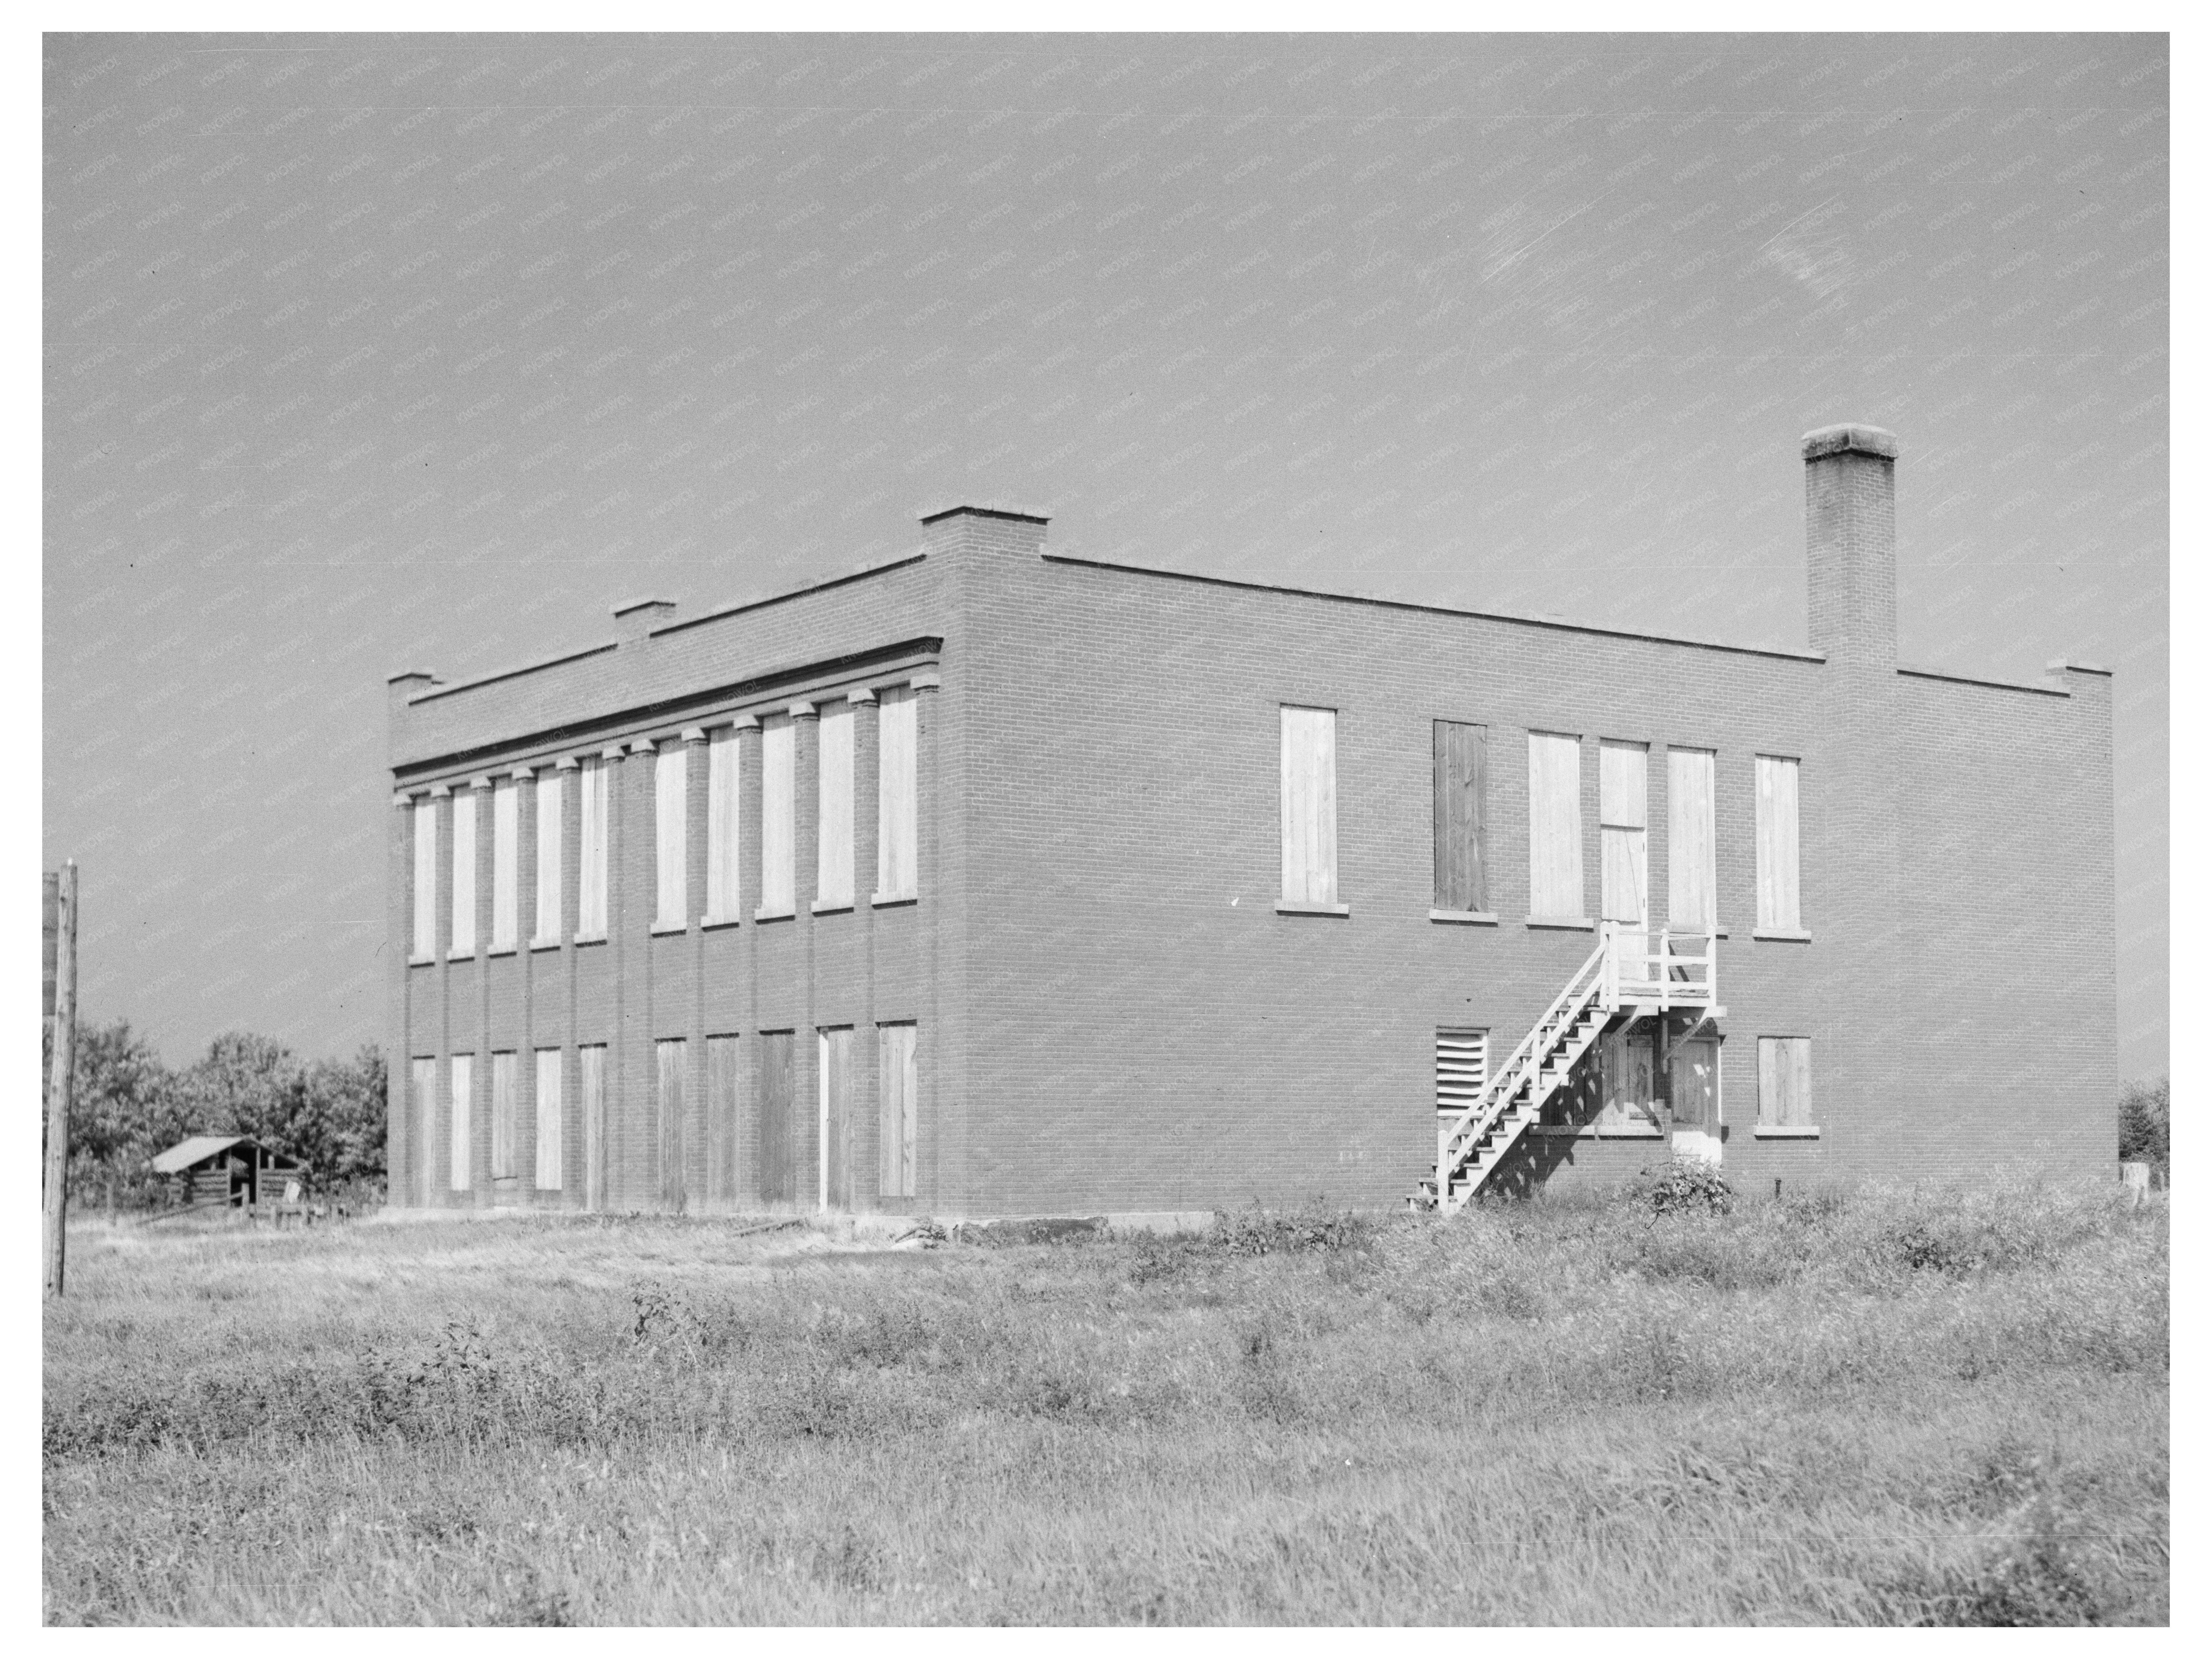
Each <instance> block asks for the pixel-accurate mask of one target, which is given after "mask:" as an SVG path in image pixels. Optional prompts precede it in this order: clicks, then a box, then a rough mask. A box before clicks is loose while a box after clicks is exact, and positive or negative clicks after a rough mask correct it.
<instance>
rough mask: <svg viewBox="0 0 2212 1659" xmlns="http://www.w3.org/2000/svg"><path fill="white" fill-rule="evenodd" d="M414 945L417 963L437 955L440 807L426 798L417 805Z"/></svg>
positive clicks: (415, 816)
mask: <svg viewBox="0 0 2212 1659" xmlns="http://www.w3.org/2000/svg"><path fill="white" fill-rule="evenodd" d="M411 816H412V817H413V818H414V820H415V944H414V952H413V954H414V957H415V959H416V961H417V962H427V961H428V960H429V959H430V958H431V957H435V955H437V953H438V803H437V801H436V800H435V799H434V798H433V797H431V796H428V795H425V796H424V797H423V798H422V799H421V800H418V801H416V803H415V810H414V812H413V813H412V814H411Z"/></svg>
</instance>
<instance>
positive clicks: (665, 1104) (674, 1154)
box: [653, 1037, 690, 1211]
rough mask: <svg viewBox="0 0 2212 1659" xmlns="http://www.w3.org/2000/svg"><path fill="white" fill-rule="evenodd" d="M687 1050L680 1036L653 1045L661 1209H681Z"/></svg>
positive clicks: (688, 1089) (686, 1094)
mask: <svg viewBox="0 0 2212 1659" xmlns="http://www.w3.org/2000/svg"><path fill="white" fill-rule="evenodd" d="M689 1056H690V1050H689V1049H688V1048H686V1046H685V1044H684V1039H683V1038H682V1037H671V1038H669V1039H667V1040H665V1041H664V1042H656V1043H654V1044H653V1108H654V1115H655V1117H656V1118H657V1120H658V1121H659V1137H658V1139H659V1160H658V1161H659V1165H660V1205H661V1207H662V1208H663V1209H665V1210H669V1211H680V1210H681V1209H683V1207H684V1107H685V1105H686V1103H688V1102H689V1100H690V1088H689V1087H688V1086H687V1085H688V1084H689V1081H690V1067H689V1066H688V1065H687V1063H686V1062H687V1060H688V1059H689Z"/></svg>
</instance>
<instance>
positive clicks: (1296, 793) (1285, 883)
mask: <svg viewBox="0 0 2212 1659" xmlns="http://www.w3.org/2000/svg"><path fill="white" fill-rule="evenodd" d="M1279 710H1280V715H1281V721H1280V741H1281V749H1280V773H1281V781H1282V793H1281V801H1282V820H1281V823H1282V852H1283V866H1282V890H1281V894H1280V896H1279V897H1278V899H1277V900H1276V902H1275V908H1276V909H1278V910H1279V911H1283V912H1285V913H1290V914H1301V913H1303V914H1322V915H1350V914H1351V910H1352V907H1351V906H1350V905H1348V904H1345V903H1341V902H1339V900H1338V897H1337V892H1338V888H1337V870H1336V850H1337V849H1336V800H1337V784H1336V746H1337V745H1336V717H1337V712H1338V711H1337V710H1335V709H1334V708H1320V707H1317V706H1316V705H1313V704H1308V703H1289V702H1286V703H1283V704H1280V705H1279Z"/></svg>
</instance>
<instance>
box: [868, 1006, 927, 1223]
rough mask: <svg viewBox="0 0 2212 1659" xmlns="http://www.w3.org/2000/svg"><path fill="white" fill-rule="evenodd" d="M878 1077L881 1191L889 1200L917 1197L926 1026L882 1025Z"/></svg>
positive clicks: (878, 1179)
mask: <svg viewBox="0 0 2212 1659" xmlns="http://www.w3.org/2000/svg"><path fill="white" fill-rule="evenodd" d="M894 1066H896V1071H897V1076H896V1084H897V1089H896V1093H894V1091H893V1088H892V1085H893V1082H894V1079H893V1075H892V1073H893V1068H894ZM876 1073H877V1077H876V1134H877V1147H876V1164H877V1170H876V1182H877V1190H878V1192H879V1193H880V1194H882V1195H883V1196H884V1197H885V1198H912V1197H914V1196H915V1163H916V1158H915V1147H916V1146H917V1145H918V1143H919V1139H920V1133H919V1132H920V1111H919V1107H918V1104H917V1097H918V1096H919V1095H920V1093H921V1025H920V1024H918V1023H917V1022H915V1021H914V1020H885V1021H884V1022H882V1023H881V1024H878V1026H877V1027H876Z"/></svg>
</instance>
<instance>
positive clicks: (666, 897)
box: [653, 738, 691, 933]
mask: <svg viewBox="0 0 2212 1659" xmlns="http://www.w3.org/2000/svg"><path fill="white" fill-rule="evenodd" d="M689 749H690V744H686V743H682V742H679V741H678V740H676V739H674V738H671V739H670V740H669V741H668V742H666V743H665V744H662V745H661V746H660V748H659V750H656V751H655V753H654V755H653V932H654V933H682V932H683V931H684V929H685V928H686V927H689V926H690V916H691V902H690V890H689V889H690V870H689V864H690V845H689V841H688V838H687V837H686V836H685V834H684V830H685V829H686V827H687V824H688V823H689V821H690V816H691V812H690V807H691V789H690V784H691V769H690V757H689V755H688V754H687V753H686V750H689Z"/></svg>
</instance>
